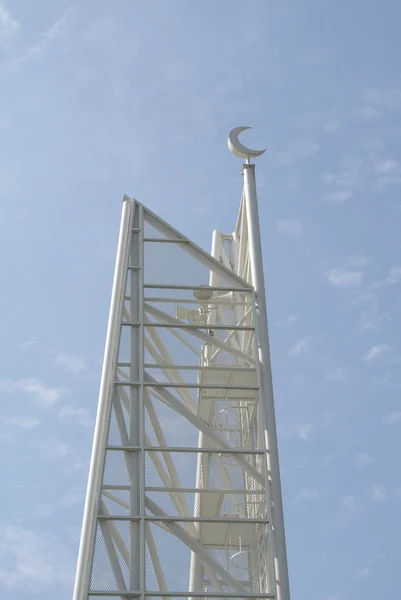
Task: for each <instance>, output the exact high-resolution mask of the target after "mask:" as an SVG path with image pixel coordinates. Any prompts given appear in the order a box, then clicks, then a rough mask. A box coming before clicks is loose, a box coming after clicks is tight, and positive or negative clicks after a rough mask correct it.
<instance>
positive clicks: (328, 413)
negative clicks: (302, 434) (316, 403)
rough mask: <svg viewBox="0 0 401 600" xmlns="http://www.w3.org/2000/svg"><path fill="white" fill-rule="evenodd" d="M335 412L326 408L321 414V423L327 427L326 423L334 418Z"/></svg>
mask: <svg viewBox="0 0 401 600" xmlns="http://www.w3.org/2000/svg"><path fill="white" fill-rule="evenodd" d="M335 414H336V413H335V412H334V410H327V411H326V412H325V413H324V415H323V425H324V426H325V427H327V425H329V424H330V423H331V422H332V420H333V419H334V417H335Z"/></svg>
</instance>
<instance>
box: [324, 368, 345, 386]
mask: <svg viewBox="0 0 401 600" xmlns="http://www.w3.org/2000/svg"><path fill="white" fill-rule="evenodd" d="M325 375H326V379H327V381H330V383H339V382H345V381H348V378H349V370H348V369H344V368H342V367H332V368H331V369H327V371H326V373H325Z"/></svg>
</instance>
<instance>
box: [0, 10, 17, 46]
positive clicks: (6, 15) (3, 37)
mask: <svg viewBox="0 0 401 600" xmlns="http://www.w3.org/2000/svg"><path fill="white" fill-rule="evenodd" d="M19 29H20V25H19V23H18V21H16V20H15V19H14V18H13V17H12V16H11V14H10V11H9V10H8V9H7V8H6V7H5V6H4V5H3V4H0V46H2V47H3V48H7V47H8V46H9V45H10V43H11V42H12V40H13V39H14V38H15V36H16V35H17V33H18V31H19Z"/></svg>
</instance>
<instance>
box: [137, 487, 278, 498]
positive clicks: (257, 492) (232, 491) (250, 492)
mask: <svg viewBox="0 0 401 600" xmlns="http://www.w3.org/2000/svg"><path fill="white" fill-rule="evenodd" d="M127 489H130V488H129V486H127ZM145 492H160V493H162V492H165V493H167V492H168V493H170V492H176V493H181V494H222V495H225V494H229V495H231V494H239V495H243V496H264V495H265V494H266V490H244V489H229V488H219V489H216V488H175V487H166V488H163V487H145Z"/></svg>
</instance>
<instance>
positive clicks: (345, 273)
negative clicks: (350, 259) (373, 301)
mask: <svg viewBox="0 0 401 600" xmlns="http://www.w3.org/2000/svg"><path fill="white" fill-rule="evenodd" d="M324 276H325V278H326V279H327V280H328V281H329V283H331V284H332V285H335V286H337V287H353V286H358V285H361V284H362V281H363V273H362V271H351V270H350V269H346V268H345V267H336V268H334V269H330V271H326V273H324Z"/></svg>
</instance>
